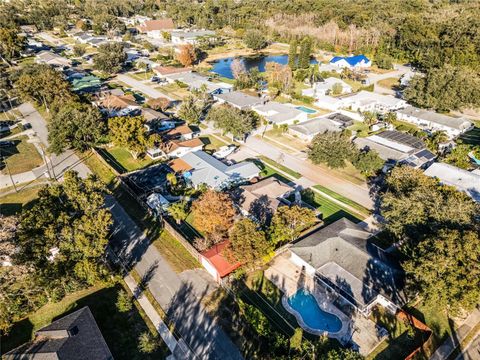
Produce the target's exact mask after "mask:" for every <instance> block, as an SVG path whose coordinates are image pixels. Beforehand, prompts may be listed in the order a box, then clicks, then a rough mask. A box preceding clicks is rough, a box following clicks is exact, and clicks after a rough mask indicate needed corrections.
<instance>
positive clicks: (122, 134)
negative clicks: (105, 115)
mask: <svg viewBox="0 0 480 360" xmlns="http://www.w3.org/2000/svg"><path fill="white" fill-rule="evenodd" d="M144 124H145V119H144V118H143V117H142V116H117V117H113V118H110V119H108V129H109V134H110V140H111V141H112V142H113V143H114V144H115V145H117V146H121V147H125V148H127V149H128V150H129V151H130V152H131V153H132V155H133V157H135V158H136V157H137V156H138V155H139V154H142V153H144V152H145V151H146V150H147V149H148V148H150V147H152V146H153V145H154V144H155V141H156V140H158V137H156V136H154V135H149V134H148V131H147V128H146V127H145V126H144Z"/></svg>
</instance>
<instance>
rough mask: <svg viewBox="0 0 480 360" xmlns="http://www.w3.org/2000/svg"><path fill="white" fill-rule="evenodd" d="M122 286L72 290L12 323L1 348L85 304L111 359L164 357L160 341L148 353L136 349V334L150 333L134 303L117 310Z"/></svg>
mask: <svg viewBox="0 0 480 360" xmlns="http://www.w3.org/2000/svg"><path fill="white" fill-rule="evenodd" d="M120 289H122V285H120V284H117V285H115V286H112V287H105V286H102V285H99V286H94V287H91V288H88V289H85V290H81V291H77V292H74V293H72V294H70V295H68V296H66V297H65V298H64V299H62V300H61V301H59V302H57V303H50V304H47V305H45V306H43V307H42V308H40V309H39V310H38V311H36V312H35V313H32V314H30V315H29V316H28V317H26V318H25V319H23V320H20V321H18V322H17V323H15V324H14V326H13V328H12V329H11V331H10V333H9V335H8V336H3V337H2V351H9V350H11V349H13V348H15V347H17V346H19V345H21V344H22V343H24V342H27V341H29V340H30V339H32V338H33V336H34V333H35V331H36V330H38V329H40V328H42V327H44V326H46V325H48V324H49V323H51V322H52V321H53V320H56V319H58V318H60V317H62V316H64V315H67V314H69V313H72V312H73V311H76V310H78V309H81V308H82V307H84V306H88V307H89V308H90V310H91V312H92V314H93V316H94V317H95V321H96V323H97V325H98V327H99V328H100V331H101V332H102V335H103V337H104V339H105V341H106V343H107V345H108V347H109V349H110V351H111V353H112V355H113V357H114V358H115V359H119V360H122V359H124V360H132V359H135V360H136V359H138V360H140V359H152V360H153V359H165V358H166V356H167V355H168V349H167V347H166V345H165V344H164V343H163V342H162V345H161V346H160V348H159V349H158V350H157V351H155V352H154V353H152V354H143V353H141V352H140V351H139V350H138V337H139V336H140V334H141V333H142V332H145V331H150V332H152V333H153V332H154V331H156V330H155V327H154V326H153V325H152V324H151V323H150V322H149V320H148V318H146V316H145V314H144V313H143V311H142V310H139V308H137V307H136V306H133V307H132V310H131V311H129V312H127V313H121V312H119V311H118V310H117V308H116V306H115V303H116V301H117V294H118V291H119V290H120Z"/></svg>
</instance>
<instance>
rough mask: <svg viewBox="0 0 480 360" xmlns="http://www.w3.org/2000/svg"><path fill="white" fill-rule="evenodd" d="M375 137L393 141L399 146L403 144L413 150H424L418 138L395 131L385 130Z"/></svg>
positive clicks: (423, 145)
mask: <svg viewBox="0 0 480 360" xmlns="http://www.w3.org/2000/svg"><path fill="white" fill-rule="evenodd" d="M377 136H379V137H382V138H384V139H387V140H391V141H395V142H397V143H399V144H404V145H408V146H411V147H413V148H415V149H424V148H425V144H424V142H423V141H422V140H420V139H419V138H417V137H415V136H413V135H410V134H407V133H404V132H400V131H396V130H385V131H382V132H381V133H378V134H377Z"/></svg>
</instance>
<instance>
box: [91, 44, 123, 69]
mask: <svg viewBox="0 0 480 360" xmlns="http://www.w3.org/2000/svg"><path fill="white" fill-rule="evenodd" d="M126 60H127V54H126V53H125V51H124V50H123V45H122V44H121V43H114V42H109V43H106V44H102V45H100V46H99V48H98V54H97V55H95V57H94V59H93V61H94V67H95V69H97V70H100V71H103V72H105V73H108V74H114V73H117V72H119V71H120V70H121V69H122V66H123V64H124V62H125V61H126Z"/></svg>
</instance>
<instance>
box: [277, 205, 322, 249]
mask: <svg viewBox="0 0 480 360" xmlns="http://www.w3.org/2000/svg"><path fill="white" fill-rule="evenodd" d="M317 222H318V219H317V217H316V215H315V212H314V211H313V210H311V209H308V208H304V207H301V206H298V205H293V206H290V207H289V206H281V207H279V208H278V209H277V212H276V213H275V215H273V218H272V224H271V225H270V237H271V239H272V241H273V242H274V243H275V244H277V245H279V244H284V243H287V242H290V241H293V240H295V239H296V238H298V236H299V235H300V234H301V232H302V231H303V230H306V229H308V228H309V227H311V226H313V225H314V224H315V223H317Z"/></svg>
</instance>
